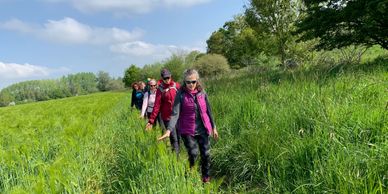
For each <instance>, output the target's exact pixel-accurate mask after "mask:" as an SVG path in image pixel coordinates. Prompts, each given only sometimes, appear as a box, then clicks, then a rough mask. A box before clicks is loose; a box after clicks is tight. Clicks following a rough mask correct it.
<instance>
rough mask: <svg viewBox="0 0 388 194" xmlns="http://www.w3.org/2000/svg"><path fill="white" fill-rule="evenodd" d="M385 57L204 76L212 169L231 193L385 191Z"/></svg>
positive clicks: (386, 148) (387, 113) (386, 168)
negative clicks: (211, 121)
mask: <svg viewBox="0 0 388 194" xmlns="http://www.w3.org/2000/svg"><path fill="white" fill-rule="evenodd" d="M386 64H387V60H386V59H385V60H384V59H381V58H377V59H376V61H371V62H370V63H367V64H358V65H357V66H355V65H354V66H349V67H348V68H344V69H342V70H341V71H336V70H335V69H332V68H329V69H327V70H326V69H311V70H310V71H306V72H304V71H298V70H297V71H292V72H288V71H265V72H261V73H251V74H250V75H247V74H244V75H242V76H241V77H235V78H232V79H230V78H226V77H225V78H223V79H217V80H214V81H212V82H210V83H207V86H208V89H207V91H208V94H209V95H210V100H211V104H212V105H213V107H212V108H213V111H214V112H215V118H216V123H217V128H218V130H219V132H220V133H221V134H220V135H221V137H222V140H220V141H219V142H217V143H216V144H213V146H214V147H213V152H212V154H213V160H212V161H213V163H212V164H213V168H214V169H213V170H214V173H216V174H217V176H218V177H224V186H225V187H226V188H228V189H230V190H231V191H230V192H231V193H240V192H241V193H244V192H252V193H287V192H296V193H325V192H328V193H331V192H339V193H358V192H359V191H362V192H364V193H373V192H378V193H379V192H381V193H385V192H386V191H387V190H388V187H387V185H388V182H387V180H386V178H385V177H386V172H387V170H388V166H387V165H386V162H385V160H386V159H387V158H386V156H388V152H387V150H388V147H387V136H386V132H387V130H388V122H387V118H388V112H387V109H386V107H387V102H386V99H387V98H388V93H387V92H386V85H387V84H388V79H387V73H386V72H388V66H387V65H386ZM219 83H223V84H219ZM231 88H232V89H231Z"/></svg>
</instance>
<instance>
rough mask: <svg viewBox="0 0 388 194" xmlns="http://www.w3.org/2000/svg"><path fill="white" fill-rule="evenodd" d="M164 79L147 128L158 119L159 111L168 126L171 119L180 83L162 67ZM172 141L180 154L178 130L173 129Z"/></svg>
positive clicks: (173, 147)
mask: <svg viewBox="0 0 388 194" xmlns="http://www.w3.org/2000/svg"><path fill="white" fill-rule="evenodd" d="M160 75H161V77H162V80H161V84H160V85H159V87H158V90H157V91H156V97H155V103H154V109H153V110H152V113H151V116H150V118H149V119H148V123H147V125H146V130H149V129H151V128H152V125H153V124H154V123H155V120H156V119H157V116H158V113H159V112H160V114H161V117H162V120H163V123H164V125H165V126H168V123H169V122H170V119H171V113H172V107H173V105H174V100H175V96H176V94H177V92H178V90H179V88H180V85H179V83H177V82H174V81H173V80H172V77H171V73H170V71H169V70H167V69H162V71H161V73H160ZM170 143H171V147H172V149H173V150H175V152H176V154H177V155H178V154H179V136H178V135H177V133H176V130H174V131H171V134H170Z"/></svg>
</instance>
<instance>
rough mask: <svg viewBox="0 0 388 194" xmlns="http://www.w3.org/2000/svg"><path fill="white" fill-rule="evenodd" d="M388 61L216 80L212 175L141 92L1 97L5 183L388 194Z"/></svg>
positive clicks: (31, 189)
mask: <svg viewBox="0 0 388 194" xmlns="http://www.w3.org/2000/svg"><path fill="white" fill-rule="evenodd" d="M387 64H388V63H387V60H386V59H384V58H380V59H378V60H377V61H375V63H366V64H362V65H359V66H352V67H350V66H335V67H327V68H322V69H307V70H297V71H287V72H282V71H271V72H266V74H264V73H262V74H260V73H259V74H258V75H254V74H244V75H243V76H241V77H239V76H233V77H232V78H228V77H225V78H221V79H217V80H210V81H208V82H207V83H206V85H207V89H206V91H207V93H208V94H209V98H210V101H211V104H212V109H213V112H214V116H215V119H216V124H217V128H218V131H219V133H220V140H219V141H217V142H215V141H213V140H212V141H211V144H212V150H211V155H212V167H211V176H212V178H213V179H212V182H211V183H210V184H202V182H201V180H200V174H199V169H194V170H190V169H189V168H188V166H189V165H188V163H187V159H186V158H187V154H186V153H185V150H184V148H183V146H182V147H181V148H182V151H181V154H180V156H178V157H177V156H176V155H175V154H174V153H173V152H172V151H171V147H170V146H169V143H167V142H157V141H156V138H157V137H158V136H159V135H160V134H161V131H160V129H159V128H155V129H154V130H153V131H151V132H146V131H144V126H145V122H146V121H145V120H141V119H138V115H139V112H137V111H132V110H130V109H129V102H130V99H129V98H130V97H129V96H130V95H129V94H126V93H99V94H93V95H89V96H80V97H74V98H68V99H62V100H55V101H48V102H40V103H34V104H26V105H20V106H16V107H8V108H1V109H0V123H1V125H0V193H386V192H387V191H388V188H387V186H388V163H387V162H385V161H387V159H388V158H387V157H388V135H387V134H388V133H387V132H388V110H387V108H388V107H387V106H388V105H387V100H388V92H387V89H388V73H387V72H388V66H387Z"/></svg>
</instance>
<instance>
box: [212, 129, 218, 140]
mask: <svg viewBox="0 0 388 194" xmlns="http://www.w3.org/2000/svg"><path fill="white" fill-rule="evenodd" d="M213 138H214V139H215V140H218V132H217V129H213Z"/></svg>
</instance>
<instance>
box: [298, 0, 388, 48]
mask: <svg viewBox="0 0 388 194" xmlns="http://www.w3.org/2000/svg"><path fill="white" fill-rule="evenodd" d="M304 2H305V4H306V10H305V13H306V17H304V18H302V19H301V20H300V21H299V22H298V24H297V27H298V30H297V33H300V34H302V37H301V39H300V40H311V39H315V38H319V44H317V46H316V49H328V50H331V49H334V48H341V47H345V46H349V45H367V46H370V45H374V44H379V45H381V46H382V47H383V48H385V49H388V1H387V0H304Z"/></svg>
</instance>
